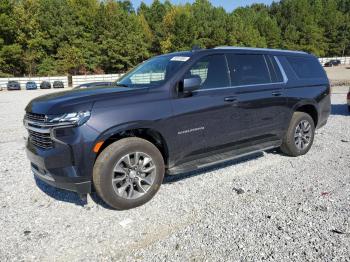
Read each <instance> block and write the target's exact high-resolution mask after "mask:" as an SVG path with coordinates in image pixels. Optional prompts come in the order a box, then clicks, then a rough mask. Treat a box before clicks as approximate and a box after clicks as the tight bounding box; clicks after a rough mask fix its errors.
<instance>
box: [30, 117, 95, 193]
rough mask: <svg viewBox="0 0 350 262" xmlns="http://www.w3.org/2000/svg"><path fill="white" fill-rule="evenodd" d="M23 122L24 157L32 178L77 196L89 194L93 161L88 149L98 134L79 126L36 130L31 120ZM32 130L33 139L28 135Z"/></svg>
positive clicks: (93, 154) (93, 157)
mask: <svg viewBox="0 0 350 262" xmlns="http://www.w3.org/2000/svg"><path fill="white" fill-rule="evenodd" d="M24 123H25V127H26V128H27V129H28V130H29V136H28V137H27V138H26V154H27V157H28V159H29V160H30V162H31V168H32V171H33V173H34V175H35V176H36V177H37V178H39V179H40V180H43V181H44V182H46V183H47V184H50V185H52V186H54V187H57V188H62V189H66V190H70V191H75V192H78V193H81V194H86V193H90V192H91V186H92V179H91V178H92V170H93V165H94V161H95V158H96V154H95V153H94V152H93V151H92V147H93V145H94V143H95V140H96V138H97V136H98V135H99V133H98V132H97V131H96V130H95V129H93V128H91V127H89V126H88V125H87V124H84V125H82V126H79V127H62V128H47V127H42V128H39V127H38V126H39V125H40V124H38V123H37V124H35V125H37V126H33V123H34V122H33V121H31V120H28V119H25V120H24ZM34 131H35V136H33V134H32V133H31V132H34ZM49 141H50V142H49ZM40 142H41V143H40ZM45 145H48V146H45Z"/></svg>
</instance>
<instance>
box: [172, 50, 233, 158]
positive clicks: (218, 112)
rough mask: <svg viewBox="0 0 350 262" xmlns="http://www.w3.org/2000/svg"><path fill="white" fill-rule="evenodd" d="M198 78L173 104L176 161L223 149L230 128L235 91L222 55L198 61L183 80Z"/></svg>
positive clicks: (206, 57) (210, 56)
mask: <svg viewBox="0 0 350 262" xmlns="http://www.w3.org/2000/svg"><path fill="white" fill-rule="evenodd" d="M193 77H200V79H201V86H200V88H199V89H198V90H196V91H193V92H192V94H191V95H190V96H187V97H179V98H175V99H173V101H172V105H173V112H174V117H173V121H174V126H175V127H176V128H175V129H174V136H176V139H177V145H178V148H181V150H179V152H177V155H178V158H179V159H181V158H186V157H190V156H195V155H198V154H202V153H206V152H208V151H209V150H212V149H214V148H218V147H221V146H224V145H225V144H226V143H227V142H228V139H229V134H230V132H231V129H232V124H233V123H232V122H231V121H230V118H231V115H232V110H235V109H234V107H233V103H232V102H233V101H231V100H232V99H234V90H233V89H232V88H230V78H229V71H228V66H227V60H226V57H225V55H209V56H205V57H203V58H200V59H199V60H198V61H197V62H195V64H194V65H193V66H192V67H191V68H190V70H188V72H187V73H186V74H185V75H184V77H183V79H186V78H193Z"/></svg>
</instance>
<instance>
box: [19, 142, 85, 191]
mask: <svg viewBox="0 0 350 262" xmlns="http://www.w3.org/2000/svg"><path fill="white" fill-rule="evenodd" d="M31 148H32V145H31V144H30V143H29V142H27V148H26V153H27V157H28V159H29V161H30V162H31V169H32V172H33V173H34V176H35V177H37V178H38V179H40V180H42V181H44V182H45V183H47V184H49V185H51V186H54V187H57V188H61V189H65V190H69V191H74V192H77V193H80V194H87V193H90V192H91V179H89V178H87V177H85V176H79V172H77V168H76V167H74V166H68V165H67V166H60V164H59V163H64V162H65V161H64V160H63V159H62V155H61V154H66V153H68V152H65V153H64V152H62V153H61V154H60V153H59V152H56V154H54V155H48V154H42V153H39V151H36V152H35V153H34V152H33V151H32V149H31ZM64 165H65V164H64ZM56 166H57V167H56Z"/></svg>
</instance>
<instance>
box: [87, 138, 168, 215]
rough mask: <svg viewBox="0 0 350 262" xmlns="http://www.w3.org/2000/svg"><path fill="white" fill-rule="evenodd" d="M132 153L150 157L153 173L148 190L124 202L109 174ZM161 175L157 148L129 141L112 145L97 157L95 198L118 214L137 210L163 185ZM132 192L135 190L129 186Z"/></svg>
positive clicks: (139, 140) (162, 174)
mask: <svg viewBox="0 0 350 262" xmlns="http://www.w3.org/2000/svg"><path fill="white" fill-rule="evenodd" d="M132 152H142V153H145V154H147V155H148V156H150V157H151V160H152V165H153V166H154V167H155V171H154V172H155V173H153V178H154V180H153V184H152V185H150V186H149V187H148V189H147V191H146V193H144V195H141V196H139V197H138V198H136V199H127V198H124V197H122V196H120V195H118V194H117V192H116V191H115V189H114V187H113V183H112V179H113V177H115V172H114V171H113V170H114V168H115V165H116V164H117V163H118V161H120V160H121V159H123V157H124V156H126V155H128V154H132ZM164 173H165V168H164V160H163V157H162V155H161V153H160V152H159V150H158V148H157V147H155V146H154V145H153V144H152V143H150V142H148V141H147V140H144V139H141V138H137V137H129V138H123V139H121V140H118V141H116V142H114V143H112V144H111V145H109V146H108V147H106V148H105V149H104V150H103V151H102V152H101V153H100V155H99V156H98V158H97V160H96V162H95V165H94V168H93V183H94V186H95V188H96V192H97V194H98V195H99V196H100V197H101V198H102V199H103V201H105V202H106V203H107V204H108V205H109V206H111V207H112V208H114V209H118V210H126V209H131V208H134V207H137V206H141V205H143V204H144V203H146V202H148V201H149V200H151V199H152V198H153V196H154V195H155V194H156V193H157V191H158V190H159V188H160V185H161V184H162V182H163V178H164ZM133 188H135V187H134V186H133ZM129 190H130V188H129Z"/></svg>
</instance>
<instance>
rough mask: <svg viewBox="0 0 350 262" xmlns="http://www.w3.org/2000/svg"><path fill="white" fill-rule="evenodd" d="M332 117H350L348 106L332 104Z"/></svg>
mask: <svg viewBox="0 0 350 262" xmlns="http://www.w3.org/2000/svg"><path fill="white" fill-rule="evenodd" d="M331 114H332V115H340V116H349V115H350V114H349V110H348V105H347V104H332V112H331Z"/></svg>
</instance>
